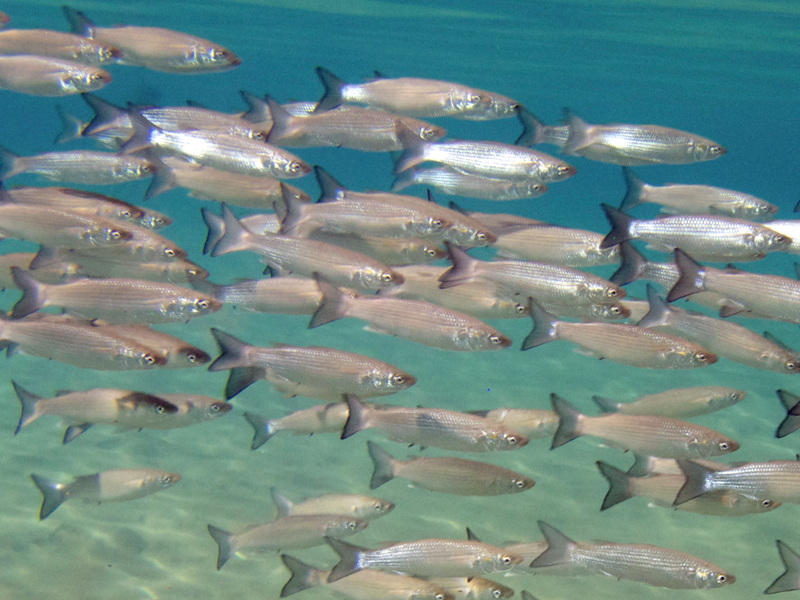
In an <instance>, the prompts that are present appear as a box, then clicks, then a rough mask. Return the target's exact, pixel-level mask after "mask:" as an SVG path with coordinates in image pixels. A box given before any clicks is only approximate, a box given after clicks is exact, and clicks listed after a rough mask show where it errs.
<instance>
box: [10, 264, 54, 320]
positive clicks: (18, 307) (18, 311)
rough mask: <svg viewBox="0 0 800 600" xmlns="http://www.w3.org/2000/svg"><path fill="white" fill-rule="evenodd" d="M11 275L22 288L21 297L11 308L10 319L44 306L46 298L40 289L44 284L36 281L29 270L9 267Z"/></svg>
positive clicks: (23, 315) (25, 314)
mask: <svg viewBox="0 0 800 600" xmlns="http://www.w3.org/2000/svg"><path fill="white" fill-rule="evenodd" d="M11 277H12V278H13V280H14V283H15V284H16V286H17V287H18V288H19V289H20V290H22V297H21V298H20V299H19V300H17V303H16V304H15V305H14V306H13V307H12V308H11V318H12V319H20V318H22V317H25V316H27V315H29V314H31V313H35V312H36V311H37V310H39V309H41V308H44V306H45V303H46V300H47V299H46V298H45V296H44V291H43V289H42V288H44V284H42V283H40V282H38V281H36V279H35V278H34V277H33V275H31V274H30V271H26V270H25V269H20V268H19V267H11Z"/></svg>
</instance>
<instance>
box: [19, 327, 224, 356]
mask: <svg viewBox="0 0 800 600" xmlns="http://www.w3.org/2000/svg"><path fill="white" fill-rule="evenodd" d="M32 316H33V315H32ZM28 318H30V317H28ZM103 327H104V328H105V329H106V330H107V331H109V332H111V333H112V334H113V335H117V336H119V337H122V338H126V339H130V340H133V341H137V340H140V341H142V342H143V343H146V344H147V345H148V346H149V347H150V349H151V350H152V351H153V352H154V353H155V354H157V355H158V357H159V358H161V359H162V360H161V361H160V362H159V364H160V366H161V367H162V368H165V369H185V368H191V367H200V366H202V365H204V364H206V363H207V362H209V361H210V360H211V357H210V356H209V355H208V353H207V352H205V351H204V350H203V349H202V348H198V347H197V346H195V345H193V344H190V343H188V342H186V341H184V340H182V339H181V338H179V337H176V336H174V335H171V334H169V333H165V332H163V331H158V330H156V329H153V328H151V327H148V326H147V325H142V324H139V323H125V324H114V325H103Z"/></svg>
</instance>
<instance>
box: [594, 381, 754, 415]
mask: <svg viewBox="0 0 800 600" xmlns="http://www.w3.org/2000/svg"><path fill="white" fill-rule="evenodd" d="M746 396H747V392H746V391H744V390H739V389H736V388H732V387H727V386H721V385H704V386H696V387H688V388H674V389H670V390H666V391H664V392H659V393H655V394H646V395H644V396H639V397H638V398H637V399H636V400H634V401H633V402H615V401H614V400H611V399H609V398H602V397H600V396H592V400H594V401H595V402H596V403H597V405H598V406H599V407H600V410H602V411H603V412H619V413H623V414H626V415H654V416H661V417H672V418H675V419H678V418H684V419H685V418H688V417H696V416H698V415H705V414H708V413H711V412H714V411H717V410H722V409H723V408H727V407H729V406H733V405H734V404H738V403H739V402H741V401H742V400H744V399H745V397H746Z"/></svg>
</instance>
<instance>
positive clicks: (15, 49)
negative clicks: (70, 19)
mask: <svg viewBox="0 0 800 600" xmlns="http://www.w3.org/2000/svg"><path fill="white" fill-rule="evenodd" d="M6 54H30V55H35V56H50V57H53V58H61V59H64V60H70V61H75V62H78V63H81V64H85V65H105V64H108V63H113V62H116V61H117V60H119V58H120V57H121V56H122V52H121V51H120V49H119V48H115V47H114V46H111V45H107V44H106V45H104V44H99V43H97V42H95V41H93V40H90V39H87V38H85V37H82V36H79V35H75V34H73V33H63V32H61V31H53V30H51V29H6V30H5V31H3V32H0V55H6Z"/></svg>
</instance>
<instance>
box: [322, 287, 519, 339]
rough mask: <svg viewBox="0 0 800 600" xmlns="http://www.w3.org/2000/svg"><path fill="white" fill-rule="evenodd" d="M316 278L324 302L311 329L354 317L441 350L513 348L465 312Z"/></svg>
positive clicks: (377, 330) (371, 326) (380, 330)
mask: <svg viewBox="0 0 800 600" xmlns="http://www.w3.org/2000/svg"><path fill="white" fill-rule="evenodd" d="M313 279H314V280H315V281H316V282H317V286H318V287H319V290H320V292H321V293H322V301H321V302H320V305H319V308H318V309H317V310H316V312H315V313H314V315H313V316H312V317H311V322H310V323H309V329H312V328H314V327H319V326H321V325H325V324H326V323H330V322H332V321H336V320H338V319H342V318H345V317H353V318H356V319H361V320H362V321H366V322H367V323H368V326H369V331H373V332H375V333H384V334H387V335H393V336H397V337H401V338H403V339H407V340H410V341H413V342H416V343H418V344H424V345H426V346H431V347H434V348H441V349H442V350H453V351H467V352H469V351H473V352H474V351H483V350H502V349H504V348H508V347H509V346H510V345H511V340H510V339H509V338H508V337H507V336H506V335H504V334H503V333H501V332H500V331H498V330H497V329H495V328H494V327H491V326H490V325H488V324H486V323H484V322H483V321H481V320H479V319H476V318H474V317H471V316H469V315H466V314H464V313H459V312H457V311H454V310H450V309H447V308H443V307H441V306H437V305H436V304H432V303H430V302H425V301H424V300H407V299H405V298H392V297H388V296H376V295H370V296H360V295H358V294H357V293H355V292H351V293H347V292H345V291H343V290H341V289H339V288H337V287H336V286H335V285H333V283H332V282H331V281H329V280H327V279H326V278H325V277H323V276H322V275H321V274H319V273H315V274H314V275H313Z"/></svg>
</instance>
